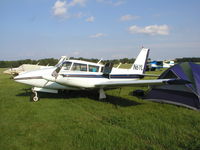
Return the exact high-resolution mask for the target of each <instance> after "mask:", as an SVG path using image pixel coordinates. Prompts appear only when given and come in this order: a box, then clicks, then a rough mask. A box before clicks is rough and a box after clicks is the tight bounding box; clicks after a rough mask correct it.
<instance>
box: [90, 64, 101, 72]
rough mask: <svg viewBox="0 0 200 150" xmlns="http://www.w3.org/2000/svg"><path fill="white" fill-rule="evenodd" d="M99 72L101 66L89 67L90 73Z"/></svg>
mask: <svg viewBox="0 0 200 150" xmlns="http://www.w3.org/2000/svg"><path fill="white" fill-rule="evenodd" d="M98 71H99V66H92V65H89V72H98Z"/></svg>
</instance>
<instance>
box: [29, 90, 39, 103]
mask: <svg viewBox="0 0 200 150" xmlns="http://www.w3.org/2000/svg"><path fill="white" fill-rule="evenodd" d="M31 91H32V93H31V96H30V101H32V102H37V101H39V100H40V98H39V95H38V93H37V91H35V90H34V89H33V88H32V89H31Z"/></svg>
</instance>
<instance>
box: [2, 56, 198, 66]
mask: <svg viewBox="0 0 200 150" xmlns="http://www.w3.org/2000/svg"><path fill="white" fill-rule="evenodd" d="M70 59H78V60H84V61H90V62H95V63H97V62H99V59H95V58H91V59H88V58H83V57H79V58H75V57H71V58H70ZM134 61H135V59H134V58H131V59H129V58H123V59H113V60H102V61H101V63H102V64H106V63H108V62H111V63H113V64H119V63H122V64H126V63H127V64H132V63H134ZM149 61H150V59H149ZM175 62H176V63H180V62H200V57H187V58H185V57H184V58H176V59H175ZM57 63H58V59H54V58H46V59H39V60H31V59H25V60H16V61H0V68H11V67H13V68H14V67H18V66H20V65H23V64H39V65H44V66H46V65H49V66H54V65H56V64H57Z"/></svg>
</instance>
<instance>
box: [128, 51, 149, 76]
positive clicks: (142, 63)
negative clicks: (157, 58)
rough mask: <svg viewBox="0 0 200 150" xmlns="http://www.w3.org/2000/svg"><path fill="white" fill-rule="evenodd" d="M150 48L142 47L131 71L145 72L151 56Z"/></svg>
mask: <svg viewBox="0 0 200 150" xmlns="http://www.w3.org/2000/svg"><path fill="white" fill-rule="evenodd" d="M149 51H150V49H148V48H142V50H141V51H140V53H139V55H138V56H137V58H136V60H135V62H134V64H133V65H132V67H131V69H130V70H131V71H132V72H133V73H135V74H144V72H145V69H146V64H147V59H148V56H149Z"/></svg>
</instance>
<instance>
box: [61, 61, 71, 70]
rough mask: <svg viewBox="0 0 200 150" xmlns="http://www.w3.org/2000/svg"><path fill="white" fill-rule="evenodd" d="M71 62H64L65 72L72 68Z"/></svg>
mask: <svg viewBox="0 0 200 150" xmlns="http://www.w3.org/2000/svg"><path fill="white" fill-rule="evenodd" d="M71 64H72V63H71V62H64V63H63V65H62V69H63V70H69V69H70V67H71Z"/></svg>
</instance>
